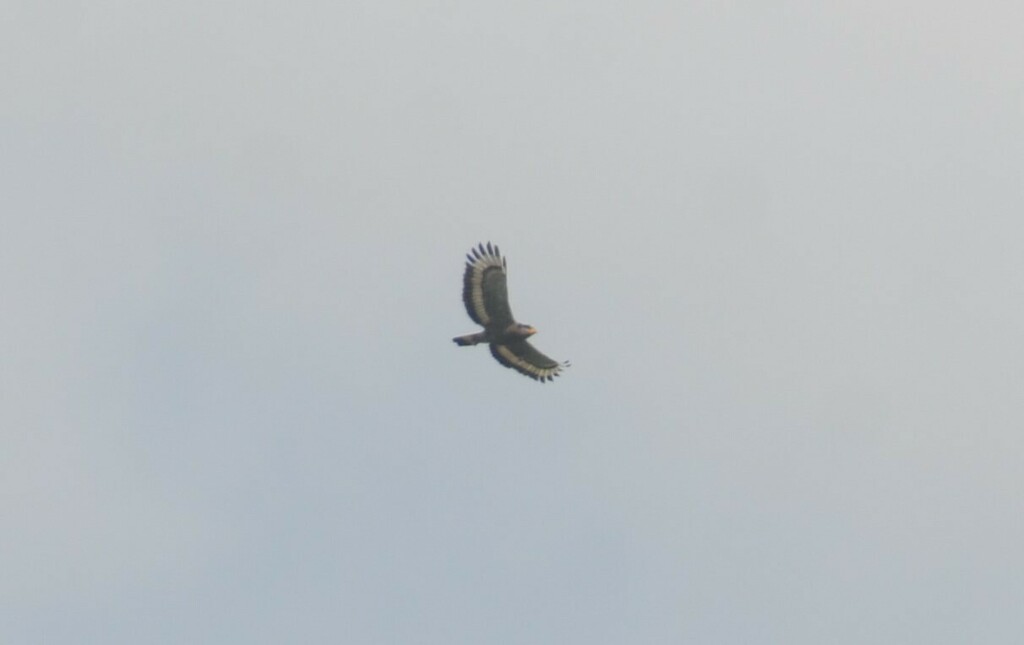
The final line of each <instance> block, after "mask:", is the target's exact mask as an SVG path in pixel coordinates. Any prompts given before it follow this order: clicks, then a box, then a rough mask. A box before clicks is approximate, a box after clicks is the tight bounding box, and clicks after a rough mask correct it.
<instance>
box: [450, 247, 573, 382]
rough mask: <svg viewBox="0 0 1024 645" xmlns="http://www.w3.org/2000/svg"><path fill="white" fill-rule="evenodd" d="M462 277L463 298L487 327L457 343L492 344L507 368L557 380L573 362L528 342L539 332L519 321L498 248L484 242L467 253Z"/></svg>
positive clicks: (473, 315)
mask: <svg viewBox="0 0 1024 645" xmlns="http://www.w3.org/2000/svg"><path fill="white" fill-rule="evenodd" d="M466 257H467V258H468V261H467V262H466V272H465V273H464V274H463V276H462V300H463V302H465V303H466V312H467V313H469V317H470V318H472V319H473V322H475V323H477V324H478V325H481V326H483V328H484V330H483V331H482V332H478V333H475V334H467V335H465V336H458V337H457V338H453V339H452V340H454V341H455V343H456V344H457V345H477V344H479V343H488V344H489V345H490V346H491V355H492V356H494V358H495V359H497V361H498V362H499V363H501V364H502V365H504V366H505V367H510V368H512V369H514V370H516V371H517V372H519V373H520V374H525V375H526V376H529V377H530V378H532V379H535V380H537V381H540V382H542V383H544V382H547V381H553V380H554V378H555V377H556V376H559V375H560V374H561V373H562V370H563V369H565V368H566V367H569V362H568V361H566V362H564V363H559V362H558V361H556V360H553V359H551V358H548V357H547V356H545V355H544V354H541V353H540V352H539V351H537V349H536V348H535V347H534V346H533V345H531V344H530V343H528V342H527V341H526V339H527V338H529V337H530V336H532V335H534V334H536V333H537V330H536V329H534V328H533V327H531V326H530V325H524V324H522V323H518V322H516V320H515V318H513V317H512V308H511V307H510V306H509V304H508V286H507V266H506V262H505V258H503V257H501V253H500V252H499V251H498V247H497V246H494V245H492V244H491V243H490V242H488V243H487V246H484V245H483V244H480V245H479V246H477V247H475V248H474V249H473V250H472V252H471V253H469V254H468V255H466Z"/></svg>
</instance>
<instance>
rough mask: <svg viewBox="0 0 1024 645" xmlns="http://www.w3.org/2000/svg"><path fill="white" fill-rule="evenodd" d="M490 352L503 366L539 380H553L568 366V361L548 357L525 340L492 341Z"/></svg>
mask: <svg viewBox="0 0 1024 645" xmlns="http://www.w3.org/2000/svg"><path fill="white" fill-rule="evenodd" d="M491 354H492V355H493V356H494V358H496V359H498V362H499V363H501V364H502V365H504V366H505V367H511V368H512V369H514V370H515V371H517V372H519V373H520V374H525V375H527V376H529V377H530V378H532V379H535V380H538V381H541V382H545V381H553V380H555V377H556V376H558V375H560V374H561V373H562V370H563V369H565V368H567V367H569V362H568V361H566V362H564V363H559V362H558V361H556V360H554V359H551V358H548V357H547V356H545V355H544V354H541V353H540V352H538V351H537V349H536V348H535V347H534V346H533V345H531V344H530V343H528V342H526V341H525V340H515V341H511V342H507V343H492V344H491Z"/></svg>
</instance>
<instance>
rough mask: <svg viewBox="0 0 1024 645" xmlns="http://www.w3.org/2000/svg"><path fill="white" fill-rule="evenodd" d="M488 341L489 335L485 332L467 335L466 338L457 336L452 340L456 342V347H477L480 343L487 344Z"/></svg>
mask: <svg viewBox="0 0 1024 645" xmlns="http://www.w3.org/2000/svg"><path fill="white" fill-rule="evenodd" d="M486 339H487V334H485V333H484V332H480V333H477V334H466V335H465V336H456V337H455V338H453V339H452V340H453V341H454V342H455V344H456V345H461V346H465V345H476V344H478V343H482V342H485V341H486Z"/></svg>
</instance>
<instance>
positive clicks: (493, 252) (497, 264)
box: [462, 242, 513, 327]
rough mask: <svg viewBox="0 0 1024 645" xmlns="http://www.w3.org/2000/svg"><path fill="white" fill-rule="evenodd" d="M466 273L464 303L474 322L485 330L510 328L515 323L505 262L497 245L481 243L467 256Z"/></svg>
mask: <svg viewBox="0 0 1024 645" xmlns="http://www.w3.org/2000/svg"><path fill="white" fill-rule="evenodd" d="M466 257H467V258H468V261H467V262H466V272H465V274H463V276H462V301H463V302H465V303H466V311H467V312H468V313H469V317H470V318H472V319H473V322H475V323H477V324H478V325H483V326H485V327H490V326H497V327H507V326H509V325H511V324H512V322H513V318H512V309H511V308H510V307H509V304H508V287H507V286H506V279H505V259H504V258H503V257H501V253H500V252H499V251H498V247H497V246H492V245H491V243H490V242H488V243H487V246H484V245H483V244H481V245H480V246H479V247H476V248H474V249H473V251H472V253H470V254H467V255H466Z"/></svg>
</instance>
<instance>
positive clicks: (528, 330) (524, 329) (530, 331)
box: [516, 323, 537, 338]
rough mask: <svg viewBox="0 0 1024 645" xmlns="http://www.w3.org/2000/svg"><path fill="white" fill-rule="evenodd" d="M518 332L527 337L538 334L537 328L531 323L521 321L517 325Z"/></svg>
mask: <svg viewBox="0 0 1024 645" xmlns="http://www.w3.org/2000/svg"><path fill="white" fill-rule="evenodd" d="M516 332H517V333H518V334H519V335H520V336H522V337H523V338H527V337H529V336H533V335H534V334H536V333H537V330H536V329H534V328H533V327H532V326H530V325H524V324H523V323H519V324H517V325H516Z"/></svg>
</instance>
